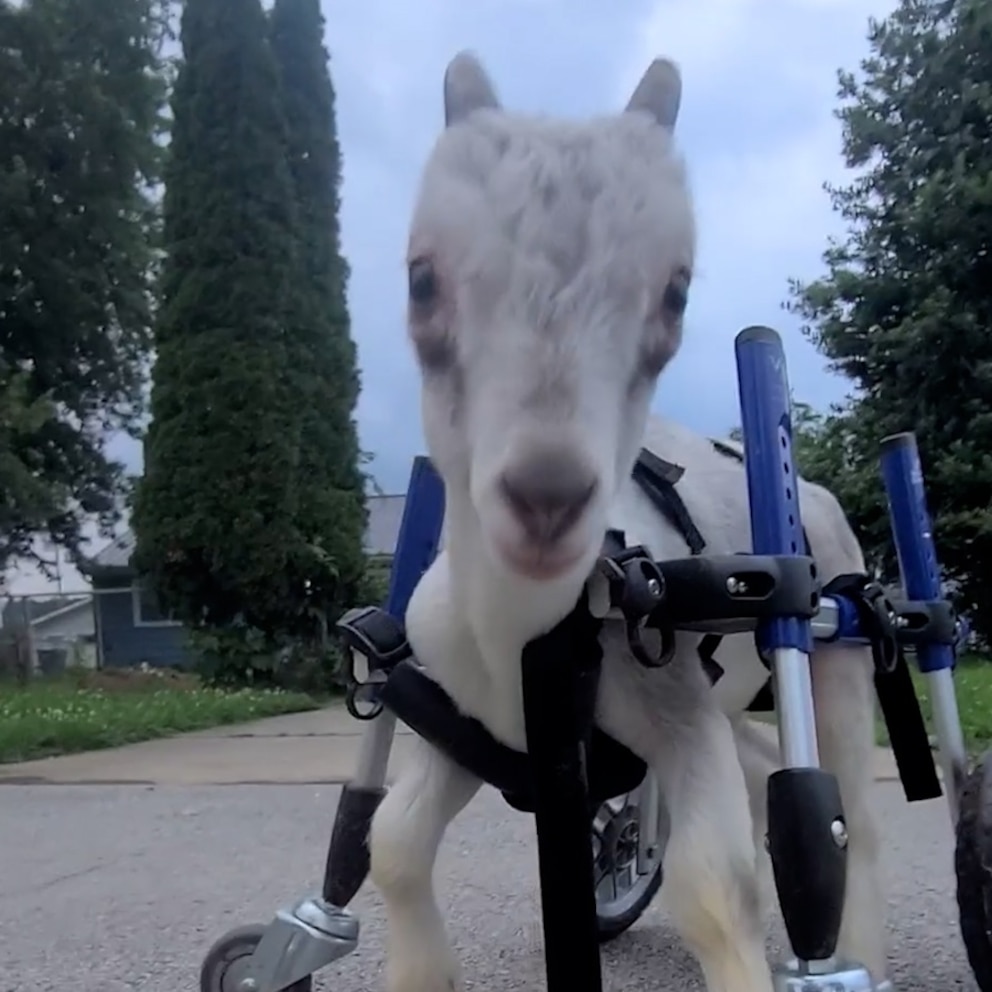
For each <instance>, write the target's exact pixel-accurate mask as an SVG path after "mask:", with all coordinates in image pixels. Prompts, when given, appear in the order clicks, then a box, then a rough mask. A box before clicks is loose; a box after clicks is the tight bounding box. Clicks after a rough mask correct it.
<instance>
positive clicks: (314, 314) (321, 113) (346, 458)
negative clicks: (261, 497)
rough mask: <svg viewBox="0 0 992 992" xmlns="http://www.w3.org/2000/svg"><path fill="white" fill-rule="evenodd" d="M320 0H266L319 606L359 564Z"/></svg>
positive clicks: (344, 600) (360, 528) (354, 392)
mask: <svg viewBox="0 0 992 992" xmlns="http://www.w3.org/2000/svg"><path fill="white" fill-rule="evenodd" d="M323 33H324V19H323V17H322V15H321V11H320V3H319V0H275V4H274V6H273V9H272V13H271V17H270V37H271V42H272V50H273V53H274V55H275V59H276V63H277V65H278V68H279V72H280V78H281V95H282V100H283V111H284V116H285V118H286V122H287V131H286V157H287V161H288V163H289V169H290V174H291V179H292V185H293V191H294V195H295V200H296V206H297V218H298V229H297V247H298V252H297V256H296V257H297V266H298V269H297V271H298V276H297V286H298V292H297V293H296V294H295V295H294V298H293V304H294V313H293V321H292V336H293V342H292V345H293V347H294V348H295V350H296V351H297V353H298V354H299V356H300V357H299V368H300V372H301V376H300V380H299V382H300V389H301V391H300V406H301V412H302V414H303V417H304V419H303V424H302V430H301V435H300V469H301V483H300V493H299V521H300V526H301V528H302V529H303V532H304V534H305V535H306V537H307V539H308V540H309V541H310V542H312V543H313V544H314V545H315V546H317V547H320V548H321V549H323V551H324V552H325V553H326V555H327V559H328V564H329V566H330V567H331V568H332V570H333V575H334V578H335V580H336V581H335V582H334V583H332V584H328V585H326V586H324V587H323V588H321V589H315V590H314V593H315V599H316V601H317V602H319V604H320V605H321V607H322V609H323V610H325V611H326V612H328V613H337V612H339V611H340V609H341V608H342V607H344V606H347V605H351V603H352V601H353V600H352V597H353V596H354V594H355V588H356V584H357V582H358V580H359V579H360V577H361V574H362V572H363V568H364V556H363V551H362V536H363V533H364V528H365V495H364V474H363V473H362V471H361V469H360V465H359V456H360V451H359V443H358V431H357V429H356V425H355V420H354V414H355V406H356V403H357V401H358V393H359V386H360V384H359V376H358V371H357V363H356V348H355V344H354V341H353V340H352V337H351V333H350V322H349V316H348V305H347V280H348V265H347V262H346V261H345V259H344V258H343V256H342V251H341V244H340V225H339V219H338V213H339V209H340V185H341V153H340V148H339V145H338V140H337V128H336V121H335V97H334V88H333V85H332V82H331V77H330V73H329V69H328V55H327V51H326V50H325V48H324V45H323V40H322V39H323Z"/></svg>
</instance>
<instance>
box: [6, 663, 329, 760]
mask: <svg viewBox="0 0 992 992" xmlns="http://www.w3.org/2000/svg"><path fill="white" fill-rule="evenodd" d="M318 705H320V704H319V703H318V702H317V701H315V700H314V699H312V698H311V697H310V696H307V695H304V694H302V693H289V692H268V691H264V690H259V689H242V690H239V691H237V692H225V691H223V690H220V689H209V688H206V687H205V686H203V685H202V684H201V683H200V681H199V680H198V679H197V678H195V677H194V676H192V675H185V674H180V673H178V672H172V671H163V672H155V671H152V672H140V671H102V672H93V671H86V670H83V671H75V672H69V673H67V674H66V675H64V676H62V677H60V678H38V679H35V680H34V681H33V682H31V683H29V684H27V685H26V686H19V685H17V684H14V683H10V682H0V763H4V762H11V761H24V760H27V759H29V758H39V757H44V756H47V755H54V754H68V753H71V752H74V751H90V750H95V749H97V748H105V747H115V746H117V745H119V744H130V743H133V742H135V741H144V740H150V739H152V738H154V737H165V736H168V735H169V734H177V733H182V732H183V731H189V730H203V729H205V728H207V727H216V726H220V725H222V724H226V723H240V722H242V721H245V720H255V719H258V718H260V717H265V716H275V715H277V714H279V713H292V712H297V711H300V710H308V709H315V708H316V707H317V706H318Z"/></svg>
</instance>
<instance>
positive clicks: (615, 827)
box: [592, 793, 984, 992]
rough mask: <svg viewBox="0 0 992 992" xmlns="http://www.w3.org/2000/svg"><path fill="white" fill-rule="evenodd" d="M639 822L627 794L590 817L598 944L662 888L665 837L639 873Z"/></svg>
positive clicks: (635, 916) (629, 924)
mask: <svg viewBox="0 0 992 992" xmlns="http://www.w3.org/2000/svg"><path fill="white" fill-rule="evenodd" d="M640 825H641V810H640V807H639V806H638V805H637V803H636V801H635V800H634V797H633V796H632V795H631V794H630V793H628V794H627V795H625V796H618V797H617V798H615V799H609V800H607V801H606V802H605V803H603V805H602V806H600V807H599V809H598V810H597V812H596V816H595V818H594V820H593V827H592V841H593V857H594V859H595V884H596V920H597V924H598V927H599V942H600V943H601V944H605V943H607V942H609V941H611V940H613V939H614V938H615V937H619V936H620V934H622V933H623V932H624V931H625V930H628V929H629V928H630V927H632V926H633V925H634V924H635V923H636V922H637V921H638V920H639V919H640V917H641V915H642V914H643V913H644V911H645V910H646V909H647V908H648V906H649V905H650V904H651V900H652V899H654V897H655V895H657V893H658V890H659V889H660V888H661V881H662V867H661V855H662V853H663V852H664V841H665V840H666V838H664V837H659V838H658V839H659V842H660V843H659V848H660V849H659V851H658V853H657V855H656V857H655V858H654V859H653V863H652V864H651V866H650V869H649V871H648V872H647V873H646V874H644V875H640V874H638V872H637V849H638V844H639V839H640V837H639V835H640ZM983 992H984V990H983Z"/></svg>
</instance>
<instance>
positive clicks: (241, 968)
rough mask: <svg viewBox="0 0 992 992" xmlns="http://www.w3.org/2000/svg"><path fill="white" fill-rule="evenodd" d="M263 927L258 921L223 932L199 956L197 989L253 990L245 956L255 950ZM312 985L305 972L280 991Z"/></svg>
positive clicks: (307, 991)
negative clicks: (200, 963)
mask: <svg viewBox="0 0 992 992" xmlns="http://www.w3.org/2000/svg"><path fill="white" fill-rule="evenodd" d="M265 929H266V928H265V927H264V926H263V925H262V924H261V923H255V924H251V925H250V926H246V927H238V928H237V930H231V931H230V932H228V933H226V934H224V936H223V937H221V938H220V940H218V941H217V943H215V944H214V946H213V947H211V948H210V950H209V951H207V956H206V957H205V958H204V959H203V967H202V968H200V992H255V987H254V986H255V983H254V981H253V979H252V978H251V975H250V974H249V971H248V959H249V958H250V957H251V956H252V954H254V953H255V948H256V947H257V946H258V942H259V941H260V940H261V939H262V934H263V933H265ZM312 989H313V980H312V979H311V977H310V976H309V975H307V977H306V978H301V979H300V980H299V981H298V982H293V984H292V985H289V986H287V987H286V988H285V989H283V990H281V992H312Z"/></svg>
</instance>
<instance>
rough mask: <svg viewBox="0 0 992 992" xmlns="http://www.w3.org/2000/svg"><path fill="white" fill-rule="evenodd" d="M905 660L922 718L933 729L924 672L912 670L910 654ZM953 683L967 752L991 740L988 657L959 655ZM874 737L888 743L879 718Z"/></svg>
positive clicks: (991, 676) (991, 692)
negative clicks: (907, 661)
mask: <svg viewBox="0 0 992 992" xmlns="http://www.w3.org/2000/svg"><path fill="white" fill-rule="evenodd" d="M908 660H909V664H910V667H911V670H912V673H913V682H914V684H915V685H916V694H917V696H918V697H919V700H920V709H921V710H922V711H923V719H924V720H925V721H926V724H927V729H928V730H929V731H930V733H933V721H932V719H931V716H930V694H929V692H928V686H927V679H926V676H924V675H921V674H920V673H919V672H918V671H917V670H916V668H915V667H914V660H913V659H912V658H910V659H908ZM954 686H955V695H956V696H957V700H958V713H959V714H960V716H961V730H962V732H963V733H964V742H965V745H966V746H967V748H968V750H969V752H971V753H972V754H975V753H977V752H979V751H982V750H984V749H985V748H986V747H988V746H989V745H990V744H992V661H989V660H988V659H985V658H976V657H968V656H966V657H963V658H961V659H960V660H959V661H958V665H957V668H956V669H955V671H954ZM878 737H879V743H880V744H888V742H889V738H888V734H887V733H886V730H885V724H884V723H882V721H881V719H879V720H878Z"/></svg>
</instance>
